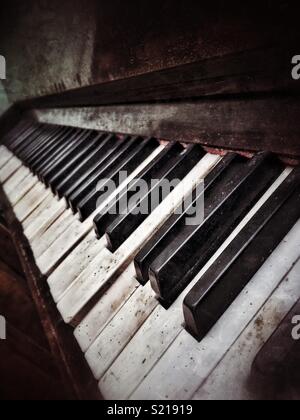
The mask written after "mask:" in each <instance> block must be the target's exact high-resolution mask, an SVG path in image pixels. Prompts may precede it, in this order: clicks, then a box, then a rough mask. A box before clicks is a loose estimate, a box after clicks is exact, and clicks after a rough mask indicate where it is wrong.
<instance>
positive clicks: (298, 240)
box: [130, 221, 300, 400]
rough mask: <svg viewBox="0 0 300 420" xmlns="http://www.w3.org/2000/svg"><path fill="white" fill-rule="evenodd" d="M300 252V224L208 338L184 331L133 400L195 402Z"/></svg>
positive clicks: (135, 393)
mask: <svg viewBox="0 0 300 420" xmlns="http://www.w3.org/2000/svg"><path fill="white" fill-rule="evenodd" d="M299 250H300V221H299V222H298V223H297V224H296V225H295V226H294V228H293V229H292V230H291V231H290V232H289V234H288V235H287V236H286V238H285V239H284V240H283V241H282V242H281V244H280V245H279V246H278V247H277V248H276V250H275V251H274V253H273V254H272V255H271V257H270V258H269V259H268V260H267V261H266V263H265V264H264V265H263V267H262V268H261V269H260V270H259V271H258V272H257V273H256V275H255V276H254V277H253V279H252V280H251V282H250V283H249V284H248V286H247V287H246V288H245V289H244V291H243V292H242V293H241V294H240V295H239V297H238V298H237V299H236V300H235V302H234V303H233V304H232V305H231V306H230V308H229V309H228V310H227V311H226V313H225V314H224V315H223V316H222V317H221V318H220V319H219V321H218V322H217V323H216V324H215V326H214V327H213V328H212V330H211V331H210V332H209V333H208V334H207V336H206V337H205V338H204V339H203V340H202V341H201V342H200V343H198V342H197V341H196V340H195V339H194V338H193V337H191V336H190V335H189V334H188V333H187V332H186V331H182V332H181V333H180V334H179V335H178V336H177V338H176V339H175V341H174V342H173V343H172V344H171V346H170V347H169V348H168V350H167V351H166V352H165V353H164V355H163V356H162V357H161V358H160V359H159V361H158V362H157V363H156V365H155V367H154V368H153V369H152V370H151V371H150V373H149V374H148V376H147V377H146V378H145V380H144V381H143V382H142V383H141V384H140V386H138V388H137V389H136V390H135V392H134V393H133V394H132V395H131V397H130V398H131V399H133V400H135V399H137V400H139V399H141V400H143V399H155V400H161V399H175V400H176V399H191V398H192V397H193V395H194V394H195V392H196V391H197V390H198V389H199V387H200V386H201V385H202V384H203V383H204V381H205V380H206V379H207V377H208V376H209V374H210V373H211V372H212V370H214V369H215V368H216V366H217V365H218V363H219V362H220V361H221V360H222V359H223V357H224V355H225V354H226V353H227V352H228V351H229V350H230V348H231V346H232V345H233V344H234V342H235V341H236V340H237V339H238V337H239V336H240V334H241V333H242V332H243V331H244V329H245V328H246V327H247V325H248V324H249V322H251V320H253V318H254V317H255V316H256V314H257V312H258V311H259V310H260V309H261V308H262V306H263V305H264V304H265V303H266V301H267V300H268V299H269V297H270V295H271V294H272V293H273V292H274V290H275V289H276V288H277V287H278V285H279V284H280V283H281V282H282V279H283V278H285V276H286V273H287V272H288V271H289V270H290V269H291V267H292V266H293V265H294V263H295V261H297V260H298V258H299ZM176 378H177V379H176ZM178 378H180V381H178Z"/></svg>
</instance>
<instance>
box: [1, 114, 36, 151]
mask: <svg viewBox="0 0 300 420" xmlns="http://www.w3.org/2000/svg"><path fill="white" fill-rule="evenodd" d="M35 124H36V123H35V122H34V121H30V120H22V121H20V122H19V123H18V124H16V125H15V126H14V127H13V128H12V129H11V130H9V131H8V132H7V133H6V134H5V135H4V136H3V144H5V145H6V147H8V148H9V147H11V146H12V145H13V144H14V143H15V142H16V141H17V139H18V138H20V137H21V136H22V135H23V134H24V133H25V132H26V131H28V130H31V129H33V127H34V125H35Z"/></svg>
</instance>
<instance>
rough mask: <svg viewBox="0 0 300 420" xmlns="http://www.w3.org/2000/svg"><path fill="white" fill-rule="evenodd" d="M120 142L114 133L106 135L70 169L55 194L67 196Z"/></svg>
mask: <svg viewBox="0 0 300 420" xmlns="http://www.w3.org/2000/svg"><path fill="white" fill-rule="evenodd" d="M120 144H121V141H120V140H118V139H117V138H116V137H115V136H114V135H108V136H106V138H105V140H104V141H103V142H102V143H101V144H100V145H98V146H96V147H95V148H94V149H93V151H92V152H91V153H90V154H89V156H87V157H86V158H85V159H83V161H82V162H81V163H80V164H79V165H78V166H77V168H76V169H74V170H73V171H71V173H70V174H69V175H68V176H67V177H66V178H65V179H64V181H63V182H61V183H60V185H58V186H57V187H56V189H55V192H56V194H57V196H58V197H59V198H62V197H63V196H64V197H66V198H67V197H68V195H70V194H71V192H72V191H73V189H76V185H77V187H78V186H79V185H80V184H81V183H82V182H83V181H84V180H85V179H86V178H87V177H88V176H89V174H90V171H91V170H92V169H93V168H95V167H97V165H101V164H102V163H103V162H104V161H105V160H106V159H107V158H108V157H109V156H110V155H111V154H112V153H113V151H114V150H115V149H116V148H117V147H119V145H120Z"/></svg>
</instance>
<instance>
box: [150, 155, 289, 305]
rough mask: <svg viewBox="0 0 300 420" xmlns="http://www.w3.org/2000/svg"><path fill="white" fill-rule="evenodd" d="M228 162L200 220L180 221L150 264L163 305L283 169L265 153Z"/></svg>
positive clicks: (191, 276)
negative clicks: (193, 223) (194, 222)
mask: <svg viewBox="0 0 300 420" xmlns="http://www.w3.org/2000/svg"><path fill="white" fill-rule="evenodd" d="M231 166H232V170H233V171H231V176H229V177H228V176H227V177H225V180H222V181H221V182H219V183H217V185H215V187H214V188H211V189H209V191H208V192H207V193H206V194H205V200H204V202H205V205H204V206H205V220H204V222H203V223H202V224H200V225H197V226H188V225H187V224H185V223H183V224H182V226H181V229H179V231H178V234H177V236H176V237H175V240H173V241H172V242H171V243H170V244H169V245H168V247H167V248H166V249H165V250H164V251H163V252H162V253H161V254H160V255H159V257H158V258H156V260H155V261H154V262H153V264H151V267H150V270H149V277H150V280H151V285H152V288H153V290H154V291H155V292H156V294H157V297H158V299H159V300H160V302H161V303H162V305H163V306H164V307H166V308H167V307H169V306H170V305H171V304H172V303H173V301H174V299H176V297H177V296H178V295H179V294H180V293H181V292H182V291H183V290H184V289H185V287H186V286H187V285H188V284H189V282H190V281H191V280H192V279H193V278H194V277H195V275H196V274H197V273H198V272H199V271H200V270H201V268H202V267H203V266H204V265H205V264H206V263H207V261H208V260H209V259H210V258H211V257H212V255H213V254H214V253H215V252H216V251H217V249H218V248H219V247H220V245H221V244H222V243H223V241H224V240H225V239H226V238H227V237H228V236H229V235H230V233H231V232H232V231H233V230H234V228H235V227H236V226H237V225H238V223H240V221H241V220H242V219H243V218H244V216H245V215H246V214H247V212H248V211H249V210H250V209H251V207H252V206H253V205H254V204H255V203H256V201H257V200H258V199H259V198H260V197H261V196H262V194H263V193H264V192H265V191H266V190H267V188H268V187H269V186H270V185H271V183H272V181H273V180H274V179H275V178H276V176H278V175H279V174H280V172H281V171H282V169H283V166H282V165H281V164H280V163H279V162H277V161H276V160H275V157H273V156H271V155H269V154H265V153H262V154H258V155H256V157H254V158H253V159H251V160H250V161H248V162H247V163H245V164H241V165H240V166H239V165H231ZM235 166H237V167H235ZM228 172H229V174H230V171H228ZM232 172H233V173H232Z"/></svg>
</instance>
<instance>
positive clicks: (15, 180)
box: [4, 166, 30, 195]
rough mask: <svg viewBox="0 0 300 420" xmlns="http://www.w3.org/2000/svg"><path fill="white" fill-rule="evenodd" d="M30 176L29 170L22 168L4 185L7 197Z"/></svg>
mask: <svg viewBox="0 0 300 420" xmlns="http://www.w3.org/2000/svg"><path fill="white" fill-rule="evenodd" d="M29 175H30V171H29V169H27V168H26V167H25V166H21V167H20V168H19V169H18V170H17V171H16V172H15V173H14V174H13V175H12V176H11V177H10V178H9V179H8V180H7V181H6V183H5V184H4V191H5V193H6V195H8V194H9V193H10V192H11V191H13V190H15V188H18V187H19V185H20V183H21V182H22V181H23V180H24V179H25V178H26V177H28V176H29Z"/></svg>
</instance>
